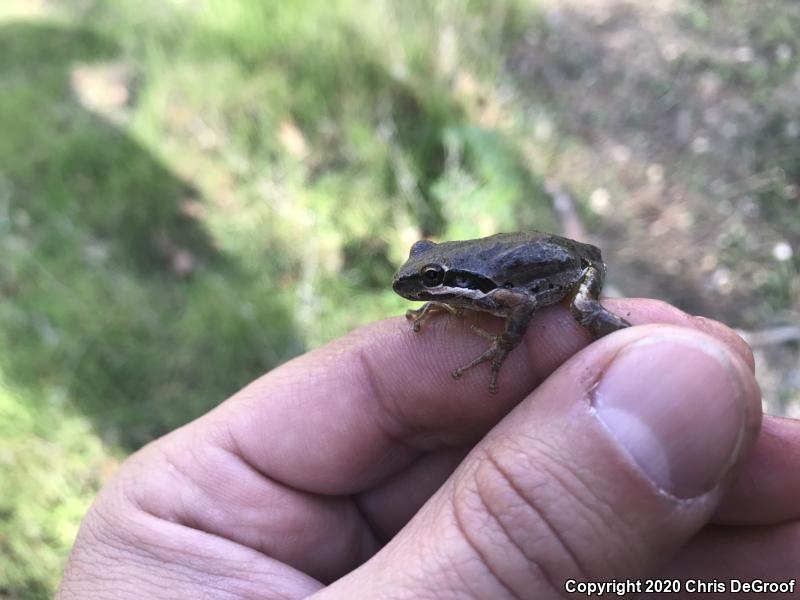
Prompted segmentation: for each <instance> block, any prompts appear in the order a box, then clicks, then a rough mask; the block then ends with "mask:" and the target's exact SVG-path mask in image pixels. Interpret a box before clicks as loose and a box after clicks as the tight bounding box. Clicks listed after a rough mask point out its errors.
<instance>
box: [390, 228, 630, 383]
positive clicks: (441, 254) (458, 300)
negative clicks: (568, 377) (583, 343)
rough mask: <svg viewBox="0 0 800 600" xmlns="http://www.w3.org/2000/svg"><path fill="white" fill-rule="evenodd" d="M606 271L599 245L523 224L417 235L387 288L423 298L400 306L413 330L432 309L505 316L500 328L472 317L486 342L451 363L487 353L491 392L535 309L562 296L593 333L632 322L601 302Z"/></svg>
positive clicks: (481, 360) (477, 361)
mask: <svg viewBox="0 0 800 600" xmlns="http://www.w3.org/2000/svg"><path fill="white" fill-rule="evenodd" d="M605 277H606V265H605V263H604V262H603V258H602V256H601V254H600V249H599V248H598V247H596V246H593V245H591V244H587V243H582V242H577V241H575V240H572V239H569V238H566V237H561V236H559V235H555V234H552V233H546V232H543V231H524V232H516V233H498V234H495V235H491V236H489V237H484V238H480V239H472V240H462V241H446V242H440V243H437V242H434V241H432V240H428V239H422V240H419V241H417V242H415V243H414V244H413V245H412V246H411V249H410V251H409V255H408V259H407V260H406V262H405V264H403V266H401V267H400V268H399V269H398V270H397V272H396V273H395V275H394V278H393V280H392V288H393V289H394V291H395V292H397V293H398V294H399V295H400V296H402V297H403V298H406V299H408V300H416V301H424V304H423V305H422V306H421V307H420V308H417V309H409V310H408V311H407V312H406V318H407V319H409V320H410V321H411V323H412V329H413V331H414V332H419V331H420V330H421V328H422V324H423V322H424V321H425V320H426V319H427V318H428V317H429V316H430V315H432V314H434V313H437V312H440V313H450V314H452V315H456V316H463V315H464V313H465V311H477V312H484V313H489V314H491V315H495V316H497V317H504V318H505V324H504V327H503V330H502V332H500V333H498V334H493V333H490V332H488V331H486V330H485V329H482V328H480V327H478V326H476V325H471V326H470V329H471V330H472V331H473V332H474V333H475V334H477V335H479V336H480V337H482V338H485V339H486V340H487V341H488V342H489V346H488V348H487V349H486V350H485V351H484V352H482V353H481V354H480V355H478V356H476V357H475V358H474V359H472V360H471V361H470V362H468V363H467V364H465V365H463V366H461V367H458V368H457V369H455V370H453V371H452V376H453V377H454V378H455V379H459V378H460V377H461V376H462V375H463V374H464V372H465V371H467V370H469V369H472V368H473V367H476V366H478V365H480V364H482V363H484V362H487V361H489V362H490V379H489V392H491V393H493V394H494V393H496V392H497V379H498V375H499V373H500V368H501V366H502V365H503V362H504V361H505V359H506V357H507V356H508V354H509V353H510V352H511V351H512V350H514V348H516V347H517V346H518V345H519V344H520V342H521V341H522V339H523V336H524V335H525V332H526V331H527V329H528V325H529V324H530V322H531V319H532V318H533V316H534V314H535V313H536V312H537V311H538V310H539V309H541V308H543V307H545V306H549V305H551V304H556V303H559V302H565V303H567V304H568V306H569V310H570V313H571V314H572V316H573V317H574V318H575V320H576V321H577V322H578V323H579V324H580V325H581V326H583V327H584V328H585V329H586V330H587V331H588V332H589V333H590V334H591V335H592V336H593V337H594V338H599V337H602V336H605V335H608V334H610V333H613V332H614V331H618V330H620V329H624V328H626V327H630V326H631V324H630V323H629V322H628V321H626V320H625V319H623V318H622V317H620V316H617V315H615V314H614V313H612V312H610V311H609V310H607V309H606V308H604V307H603V306H602V304H600V291H601V290H602V288H603V283H604V281H605Z"/></svg>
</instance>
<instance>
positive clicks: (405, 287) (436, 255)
mask: <svg viewBox="0 0 800 600" xmlns="http://www.w3.org/2000/svg"><path fill="white" fill-rule="evenodd" d="M461 245H462V243H458V242H444V243H442V244H437V243H436V242H432V241H430V240H420V241H418V242H416V243H415V244H414V245H413V246H411V251H410V252H409V254H408V260H407V261H406V262H405V264H404V265H403V266H402V267H400V269H398V271H397V273H395V275H394V279H393V281H392V288H393V289H394V291H395V292H397V293H398V294H400V295H401V296H402V297H403V298H407V299H409V300H437V301H440V302H449V303H455V304H463V303H468V302H469V301H470V300H476V299H478V298H480V297H482V296H484V295H485V294H486V292H488V291H490V290H492V289H494V288H496V287H497V286H496V284H495V283H494V282H493V281H491V280H490V279H487V278H485V277H481V276H480V275H479V274H478V273H476V272H475V271H474V270H471V269H468V268H465V267H466V265H465V264H463V263H464V260H463V256H461V254H462V253H461V252H459V249H460V246H461Z"/></svg>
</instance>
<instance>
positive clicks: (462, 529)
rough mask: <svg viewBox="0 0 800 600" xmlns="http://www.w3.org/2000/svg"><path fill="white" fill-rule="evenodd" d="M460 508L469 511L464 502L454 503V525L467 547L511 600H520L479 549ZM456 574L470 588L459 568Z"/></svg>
mask: <svg viewBox="0 0 800 600" xmlns="http://www.w3.org/2000/svg"><path fill="white" fill-rule="evenodd" d="M481 502H482V500H481ZM459 506H463V510H467V508H466V506H465V505H464V503H463V502H455V501H453V502H452V514H453V523H454V524H455V526H456V530H457V531H458V532H459V533H460V534H461V538H462V539H463V540H464V541H465V542H466V543H467V546H468V547H469V549H470V550H471V551H472V553H473V554H474V555H475V556H476V557H477V558H478V561H479V562H480V564H481V565H483V568H484V570H485V571H486V572H487V573H488V574H489V576H490V577H491V578H492V579H493V580H494V581H495V582H497V583H498V584H499V585H500V587H501V588H502V589H504V590H505V591H506V593H507V595H508V597H509V598H512V599H516V600H520V599H519V596H517V594H516V593H514V591H513V590H512V589H510V588H509V587H508V586H507V585H506V583H505V582H504V581H503V579H502V578H501V577H500V574H499V573H497V572H496V571H495V570H494V568H493V567H492V565H491V564H489V561H488V560H487V559H486V556H485V555H484V553H483V552H482V551H481V549H480V548H479V545H478V542H477V541H475V540H474V539H473V538H472V535H471V534H470V533H469V532H468V528H467V526H466V524H465V523H464V521H463V518H462V514H461V509H459ZM454 571H455V573H456V574H457V575H458V576H459V577H460V578H461V579H462V581H463V583H464V584H465V585H466V587H468V588H469V587H470V585H469V582H468V580H467V579H466V578H465V577H463V576H462V575H460V570H459V569H458V568H455V569H454Z"/></svg>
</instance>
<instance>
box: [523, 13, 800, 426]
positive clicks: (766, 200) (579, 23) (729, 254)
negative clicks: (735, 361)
mask: <svg viewBox="0 0 800 600" xmlns="http://www.w3.org/2000/svg"><path fill="white" fill-rule="evenodd" d="M545 23H546V26H545V27H539V28H537V30H536V31H532V32H531V34H530V35H528V36H526V37H525V38H524V42H523V43H521V44H520V45H519V46H518V47H516V48H514V49H513V50H512V53H511V56H510V58H509V65H510V69H511V70H512V72H513V73H514V76H515V77H516V79H517V80H518V82H519V84H520V87H521V89H523V90H524V93H525V94H527V95H528V97H529V98H530V99H531V101H541V100H546V101H547V102H548V103H549V104H552V105H555V106H557V107H558V114H557V115H555V117H554V118H555V119H556V120H557V121H558V128H559V130H561V131H567V132H569V134H570V135H572V136H575V137H576V138H577V139H579V140H581V143H582V144H583V145H584V147H585V148H588V150H587V151H584V152H581V153H579V156H577V158H576V157H575V156H573V157H572V158H571V160H569V161H566V162H565V161H561V164H556V165H554V170H553V177H555V178H557V179H558V180H559V181H560V182H561V184H563V185H566V186H575V187H578V188H580V187H581V186H582V185H585V181H586V180H588V179H590V178H591V180H592V181H593V182H594V185H596V182H597V181H603V180H606V181H607V182H608V183H607V187H602V188H596V189H594V190H592V191H590V192H589V194H590V195H589V205H590V208H591V209H592V211H593V212H594V213H596V214H597V215H600V216H602V219H599V221H600V222H599V223H598V226H599V229H597V228H596V231H597V233H598V236H599V238H600V239H599V240H598V241H599V243H600V244H601V247H602V248H603V249H604V254H605V255H607V261H608V262H609V265H610V269H611V270H610V279H611V282H612V283H613V284H614V285H615V286H616V287H617V288H618V289H619V290H620V291H621V292H623V293H624V294H625V295H633V296H647V297H655V298H663V299H664V300H667V301H668V302H671V303H673V304H675V305H677V306H679V307H681V308H683V309H684V310H687V311H689V312H691V313H694V314H701V315H705V316H709V317H712V318H715V319H719V320H721V321H724V322H726V323H728V324H730V325H731V326H733V327H736V328H738V329H739V330H741V331H742V332H743V334H744V335H745V337H748V333H752V335H750V336H749V337H750V341H751V343H753V344H754V346H755V352H756V355H757V362H758V370H759V379H760V382H761V385H762V389H763V392H764V396H765V398H766V399H768V402H766V409H767V410H768V411H769V412H771V413H778V414H789V415H792V416H795V417H797V416H800V368H799V365H800V351H799V349H798V337H800V327H798V325H800V303H798V297H800V281H799V280H798V277H797V271H798V255H797V254H798V248H800V199H799V198H800V195H799V190H800V139H799V138H800V102H798V100H800V70H798V57H797V54H798V52H799V51H800V48H798V44H797V39H800V36H798V34H800V4H797V3H794V2H748V1H740V2H735V1H734V2H679V1H677V0H656V1H652V2H646V3H645V2H628V1H624V0H592V1H586V0H580V1H578V0H571V1H567V2H558V3H553V5H552V7H551V8H550V9H549V10H548V11H547V13H546V17H545ZM545 135H547V131H545ZM556 162H558V161H556Z"/></svg>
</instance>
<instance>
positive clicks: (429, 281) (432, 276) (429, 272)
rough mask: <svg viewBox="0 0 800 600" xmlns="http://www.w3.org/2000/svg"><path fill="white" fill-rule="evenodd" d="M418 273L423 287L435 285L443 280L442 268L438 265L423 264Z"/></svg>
mask: <svg viewBox="0 0 800 600" xmlns="http://www.w3.org/2000/svg"><path fill="white" fill-rule="evenodd" d="M419 274H420V276H421V277H422V285H424V286H425V287H436V286H437V285H440V284H441V283H442V281H444V269H443V268H442V267H440V266H439V265H425V266H424V267H422V268H421V269H420V270H419Z"/></svg>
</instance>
